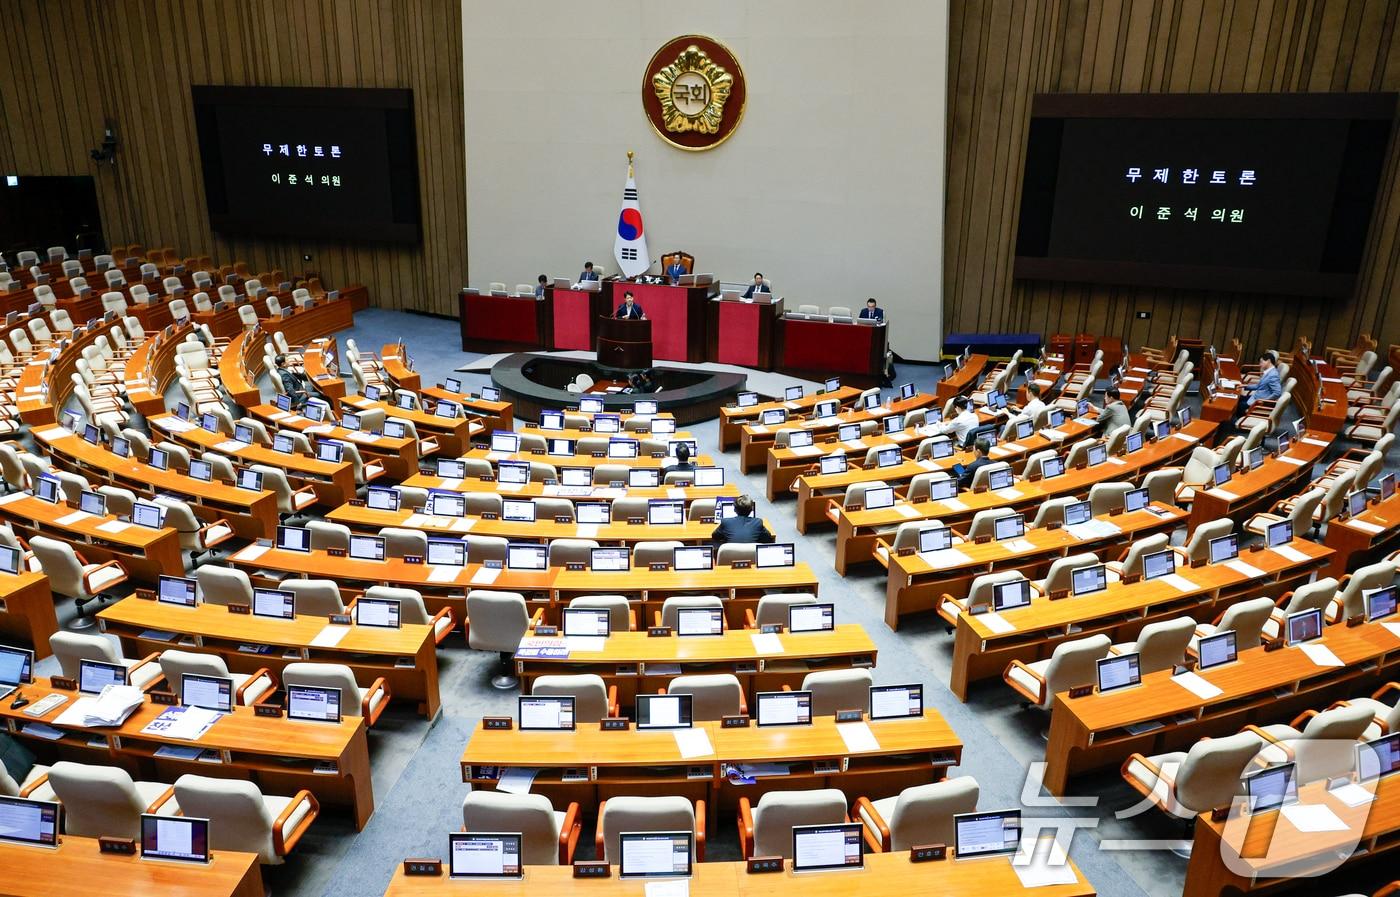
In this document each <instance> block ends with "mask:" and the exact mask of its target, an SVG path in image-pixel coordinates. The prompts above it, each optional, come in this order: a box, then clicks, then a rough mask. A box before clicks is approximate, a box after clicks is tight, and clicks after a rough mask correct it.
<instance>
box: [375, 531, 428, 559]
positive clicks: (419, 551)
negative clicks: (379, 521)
mask: <svg viewBox="0 0 1400 897" xmlns="http://www.w3.org/2000/svg"><path fill="white" fill-rule="evenodd" d="M379 535H380V536H381V537H382V538H383V539H384V556H385V557H391V558H401V557H405V556H407V555H410V554H412V555H417V556H418V557H420V558H421V557H426V556H427V554H428V536H427V534H426V533H424V532H423V531H422V530H420V529H405V528H404V527H401V526H386V527H384V528H383V529H381V530H380V531H379Z"/></svg>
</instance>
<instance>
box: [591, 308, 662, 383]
mask: <svg viewBox="0 0 1400 897" xmlns="http://www.w3.org/2000/svg"><path fill="white" fill-rule="evenodd" d="M596 330H597V333H598V346H597V349H598V364H599V365H600V366H602V367H605V368H615V369H617V370H623V371H639V370H642V369H643V368H649V367H651V321H650V320H648V319H645V318H643V319H638V318H614V317H612V316H610V315H599V316H598V320H597V327H596Z"/></svg>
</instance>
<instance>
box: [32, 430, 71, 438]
mask: <svg viewBox="0 0 1400 897" xmlns="http://www.w3.org/2000/svg"><path fill="white" fill-rule="evenodd" d="M34 435H35V436H36V437H38V438H39V439H43V440H46V441H47V440H53V439H62V438H63V437H64V436H72V435H73V434H72V433H69V432H68V428H67V427H48V428H46V429H43V430H40V431H39V432H38V433H35V434H34Z"/></svg>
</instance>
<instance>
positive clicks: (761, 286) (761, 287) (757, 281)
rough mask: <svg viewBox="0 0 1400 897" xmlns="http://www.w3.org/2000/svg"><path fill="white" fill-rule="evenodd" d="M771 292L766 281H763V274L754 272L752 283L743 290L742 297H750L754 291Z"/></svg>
mask: <svg viewBox="0 0 1400 897" xmlns="http://www.w3.org/2000/svg"><path fill="white" fill-rule="evenodd" d="M771 292H773V291H772V290H770V289H769V288H768V283H767V282H766V281H764V279H763V275H762V274H755V275H754V276H753V283H751V284H749V288H748V289H747V290H745V291H744V298H745V299H752V298H753V294H754V293H771Z"/></svg>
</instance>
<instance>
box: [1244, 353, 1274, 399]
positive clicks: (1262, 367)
mask: <svg viewBox="0 0 1400 897" xmlns="http://www.w3.org/2000/svg"><path fill="white" fill-rule="evenodd" d="M1244 392H1245V400H1244V406H1245V407H1246V408H1252V407H1254V403H1255V402H1272V401H1274V400H1275V399H1277V398H1278V397H1279V396H1281V395H1283V384H1282V383H1280V382H1279V376H1278V358H1277V357H1275V356H1274V353H1272V352H1265V353H1264V354H1263V355H1260V356H1259V382H1258V383H1256V384H1254V385H1253V386H1246V387H1245V388H1244Z"/></svg>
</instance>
